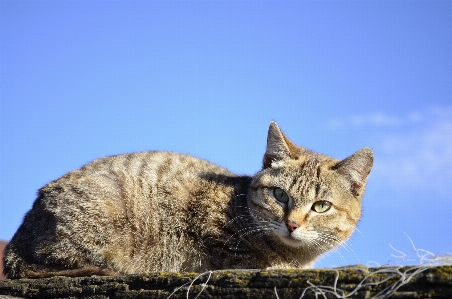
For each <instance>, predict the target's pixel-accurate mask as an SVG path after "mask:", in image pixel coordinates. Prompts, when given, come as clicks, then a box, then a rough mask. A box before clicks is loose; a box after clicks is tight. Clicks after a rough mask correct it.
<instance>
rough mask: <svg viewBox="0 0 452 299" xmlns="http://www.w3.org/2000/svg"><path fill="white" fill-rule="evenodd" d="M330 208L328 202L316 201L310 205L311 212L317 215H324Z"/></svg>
mask: <svg viewBox="0 0 452 299" xmlns="http://www.w3.org/2000/svg"><path fill="white" fill-rule="evenodd" d="M330 208H331V203H330V202H328V201H324V200H322V201H317V202H315V203H314V204H313V205H312V210H313V211H315V212H317V213H325V212H326V211H328V210H329V209H330Z"/></svg>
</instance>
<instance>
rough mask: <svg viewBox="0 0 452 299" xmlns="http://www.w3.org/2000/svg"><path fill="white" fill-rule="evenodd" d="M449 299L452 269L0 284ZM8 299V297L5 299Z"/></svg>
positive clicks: (20, 293) (7, 288) (64, 290)
mask: <svg viewBox="0 0 452 299" xmlns="http://www.w3.org/2000/svg"><path fill="white" fill-rule="evenodd" d="M187 294H188V298H195V297H196V296H198V295H199V296H198V298H219V297H221V298H234V299H235V298H281V299H282V298H300V297H302V296H303V298H323V296H322V295H321V294H324V295H325V297H326V298H338V297H340V296H349V297H348V298H374V297H376V296H377V297H378V298H388V297H389V296H390V297H391V298H452V266H440V267H428V266H425V267H423V266H414V267H380V268H366V267H364V266H353V267H347V268H337V269H312V270H298V269H289V270H276V269H274V270H220V271H213V272H206V273H201V274H200V273H168V272H162V273H150V274H143V275H128V276H117V277H101V276H92V277H78V278H68V277H53V278H47V279H19V280H2V281H0V298H7V297H5V296H13V297H22V298H99V299H106V298H174V299H176V298H187ZM9 298H11V297H9Z"/></svg>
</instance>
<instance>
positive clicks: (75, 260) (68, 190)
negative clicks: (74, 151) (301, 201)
mask: <svg viewBox="0 0 452 299" xmlns="http://www.w3.org/2000/svg"><path fill="white" fill-rule="evenodd" d="M236 178H238V177H237V176H236V175H234V174H232V173H231V172H229V171H228V170H227V169H225V168H222V167H220V166H217V165H215V164H212V163H210V162H208V161H206V160H202V159H198V158H195V157H193V156H190V155H185V154H178V153H172V152H158V151H154V152H138V153H131V154H122V155H116V156H110V157H105V158H100V159H97V160H95V161H93V162H91V163H88V164H86V165H84V166H82V167H81V168H80V169H77V170H73V171H71V172H69V173H67V174H65V175H63V176H62V177H60V178H59V179H57V180H54V181H52V182H50V183H49V184H47V185H45V186H44V187H43V188H41V189H40V190H39V192H38V198H37V199H36V200H35V203H34V204H33V208H32V209H31V210H30V211H29V212H28V213H27V215H26V216H25V219H24V222H23V223H22V225H21V227H20V228H19V230H18V232H16V234H15V236H14V237H13V239H12V241H11V243H10V248H9V250H8V252H9V255H8V258H7V259H6V261H7V266H8V272H10V275H11V277H14V276H16V277H17V276H33V275H36V276H39V275H47V276H50V275H56V274H55V273H57V272H49V273H50V274H49V273H44V274H36V273H34V272H33V271H34V270H30V269H33V267H34V266H33V264H36V265H43V264H46V265H54V266H53V267H55V268H59V267H64V268H70V269H71V268H73V269H76V268H83V267H87V266H90V265H95V266H97V267H100V268H106V269H107V268H108V269H114V270H115V271H119V272H120V273H139V272H149V271H157V270H159V269H160V270H166V271H178V270H180V269H182V268H185V267H189V266H188V265H191V264H190V263H193V262H190V263H189V262H188V261H191V260H192V259H194V258H196V259H197V260H198V261H199V262H196V264H198V265H201V263H206V262H202V261H203V259H204V258H202V257H201V255H200V252H201V249H197V247H198V245H197V243H199V242H198V241H196V240H195V239H193V237H190V236H191V235H193V234H197V233H198V230H199V231H201V230H202V229H203V225H205V226H206V227H207V228H208V229H210V230H212V223H221V224H224V223H225V222H226V221H227V219H226V218H225V217H226V216H225V215H224V209H225V208H226V205H227V204H228V202H229V200H230V194H231V193H232V192H233V191H234V190H235V188H236V187H235V185H234V184H232V185H231V184H230V185H228V186H226V185H225V184H224V182H226V181H230V180H232V181H234V182H236V181H237V179H236ZM237 184H240V182H238V183H237ZM213 215H216V216H213ZM195 218H196V219H195ZM198 218H199V219H198ZM193 222H197V223H198V225H197V226H193ZM192 228H193V229H195V228H196V231H193V229H192ZM175 232H177V237H175V235H174V234H175ZM200 234H201V233H200ZM21 244H22V246H21ZM25 244H26V245H25ZM23 245H25V246H23ZM186 248H192V249H191V251H190V254H189V253H188V252H185V251H187V250H186ZM168 250H171V252H173V253H172V254H170V253H169V252H168ZM36 252H38V253H39V254H33V253H36ZM177 252H179V253H180V254H175V253H177ZM25 261H26V262H25ZM132 261H133V262H132ZM29 263H30V264H31V266H30V265H29ZM187 263H188V264H187ZM186 264H187V266H186ZM190 267H192V266H190ZM190 267H189V268H188V269H195V268H190ZM27 271H28V272H27ZM49 271H50V270H49ZM51 271H55V270H51ZM58 271H59V270H58ZM26 273H28V274H26Z"/></svg>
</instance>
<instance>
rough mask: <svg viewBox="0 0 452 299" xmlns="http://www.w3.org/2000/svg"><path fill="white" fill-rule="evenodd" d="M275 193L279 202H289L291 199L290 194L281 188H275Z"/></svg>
mask: <svg viewBox="0 0 452 299" xmlns="http://www.w3.org/2000/svg"><path fill="white" fill-rule="evenodd" d="M273 195H274V196H275V198H276V200H278V201H279V202H282V203H287V202H288V201H289V195H287V193H286V192H285V191H284V190H283V189H281V188H275V189H273Z"/></svg>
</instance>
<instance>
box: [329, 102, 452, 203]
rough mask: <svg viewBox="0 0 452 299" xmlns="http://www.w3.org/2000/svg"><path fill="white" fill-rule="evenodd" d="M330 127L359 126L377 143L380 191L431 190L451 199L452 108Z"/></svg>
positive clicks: (355, 118)
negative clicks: (388, 188)
mask: <svg viewBox="0 0 452 299" xmlns="http://www.w3.org/2000/svg"><path fill="white" fill-rule="evenodd" d="M330 125H331V127H332V128H335V129H341V128H342V129H347V128H350V127H360V128H361V129H364V130H366V131H368V132H369V134H370V135H368V137H369V138H371V139H372V140H373V141H375V140H377V141H376V142H373V143H374V144H375V145H374V151H375V165H374V168H373V170H372V177H373V178H374V180H378V184H379V185H380V186H383V187H381V188H387V187H390V188H392V190H399V191H410V192H412V191H414V192H416V191H429V192H431V193H432V195H433V194H434V195H440V196H442V197H444V196H445V197H446V198H449V199H450V198H452V106H450V107H434V108H430V109H426V110H425V111H423V112H422V113H421V112H413V113H410V114H406V115H403V116H396V115H388V114H384V113H374V114H368V115H362V116H352V117H349V118H347V119H345V120H334V121H332V122H331V123H330ZM371 128H372V130H370V129H371Z"/></svg>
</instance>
